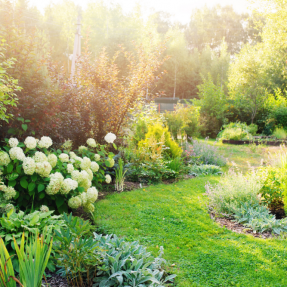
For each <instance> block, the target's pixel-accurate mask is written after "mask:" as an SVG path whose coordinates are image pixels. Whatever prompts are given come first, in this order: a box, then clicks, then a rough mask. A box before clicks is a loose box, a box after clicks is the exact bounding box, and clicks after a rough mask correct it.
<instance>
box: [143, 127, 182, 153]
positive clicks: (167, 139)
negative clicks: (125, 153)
mask: <svg viewBox="0 0 287 287" xmlns="http://www.w3.org/2000/svg"><path fill="white" fill-rule="evenodd" d="M151 138H154V139H155V140H156V142H157V143H159V145H160V146H158V148H160V149H163V156H164V157H167V158H176V157H179V156H181V154H182V149H181V148H180V146H179V145H178V144H177V143H176V142H175V141H174V140H173V139H172V138H171V135H170V132H169V131H168V128H164V127H163V126H162V125H160V124H158V123H156V124H154V125H150V126H149V127H148V132H147V134H146V135H145V139H144V140H141V141H140V142H139V143H138V148H139V151H140V152H141V150H144V151H151V148H150V146H149V145H148V143H149V139H151Z"/></svg>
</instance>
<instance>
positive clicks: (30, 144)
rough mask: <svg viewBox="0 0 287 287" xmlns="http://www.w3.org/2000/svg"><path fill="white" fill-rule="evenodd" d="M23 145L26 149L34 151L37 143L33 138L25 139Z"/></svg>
mask: <svg viewBox="0 0 287 287" xmlns="http://www.w3.org/2000/svg"><path fill="white" fill-rule="evenodd" d="M24 144H25V145H26V147H27V148H28V149H34V148H35V147H36V146H37V141H36V139H35V138H33V137H26V139H25V141H24Z"/></svg>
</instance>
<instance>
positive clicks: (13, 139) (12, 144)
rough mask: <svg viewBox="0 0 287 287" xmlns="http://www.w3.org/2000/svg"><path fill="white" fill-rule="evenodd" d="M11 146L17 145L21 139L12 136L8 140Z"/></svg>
mask: <svg viewBox="0 0 287 287" xmlns="http://www.w3.org/2000/svg"><path fill="white" fill-rule="evenodd" d="M8 143H9V145H10V147H16V146H17V145H18V143H19V141H18V140H17V139H15V138H10V139H9V141H8Z"/></svg>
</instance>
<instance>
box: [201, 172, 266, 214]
mask: <svg viewBox="0 0 287 287" xmlns="http://www.w3.org/2000/svg"><path fill="white" fill-rule="evenodd" d="M263 183H264V180H263V179H262V177H261V175H259V174H258V173H257V172H256V171H255V170H251V172H250V173H249V174H247V175H243V174H242V173H241V172H236V171H234V170H232V169H230V170H229V171H228V172H227V173H226V174H224V175H223V176H222V177H221V179H220V181H219V183H218V184H215V185H211V184H210V183H208V184H207V185H206V186H205V188H206V193H207V195H208V197H209V204H210V208H212V209H213V210H214V211H215V212H217V213H224V214H229V215H232V214H234V213H235V211H236V210H237V209H238V208H240V207H241V206H242V204H244V203H246V202H249V203H251V204H256V203H259V197H258V194H259V192H260V190H261V189H262V187H263Z"/></svg>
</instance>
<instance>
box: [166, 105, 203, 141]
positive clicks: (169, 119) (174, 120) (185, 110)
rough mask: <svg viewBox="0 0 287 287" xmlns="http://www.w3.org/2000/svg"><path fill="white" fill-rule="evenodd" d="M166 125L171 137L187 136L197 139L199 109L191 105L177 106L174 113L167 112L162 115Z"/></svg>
mask: <svg viewBox="0 0 287 287" xmlns="http://www.w3.org/2000/svg"><path fill="white" fill-rule="evenodd" d="M164 117H165V119H166V124H167V126H168V129H169V131H170V133H171V134H172V136H173V137H174V138H177V135H178V134H180V135H183V134H185V135H187V136H188V137H193V136H194V137H197V136H198V135H199V129H200V123H199V117H200V113H199V107H195V106H193V105H191V104H187V105H183V104H177V105H176V107H175V111H173V112H167V113H165V115H164Z"/></svg>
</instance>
